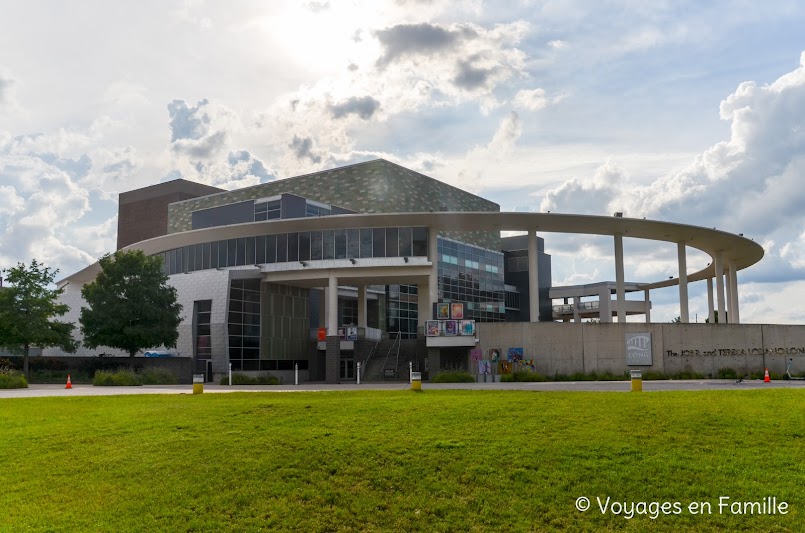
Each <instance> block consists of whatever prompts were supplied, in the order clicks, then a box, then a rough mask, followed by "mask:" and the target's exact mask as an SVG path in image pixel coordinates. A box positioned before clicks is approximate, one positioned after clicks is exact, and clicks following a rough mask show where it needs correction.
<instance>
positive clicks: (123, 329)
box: [79, 250, 182, 364]
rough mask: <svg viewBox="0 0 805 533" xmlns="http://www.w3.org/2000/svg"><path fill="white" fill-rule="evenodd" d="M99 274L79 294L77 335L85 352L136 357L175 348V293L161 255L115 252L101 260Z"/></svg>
mask: <svg viewBox="0 0 805 533" xmlns="http://www.w3.org/2000/svg"><path fill="white" fill-rule="evenodd" d="M99 263H100V265H101V269H102V270H101V272H100V273H99V274H98V277H97V278H96V279H95V281H93V282H92V283H89V284H87V285H85V286H84V287H83V288H82V289H81V295H82V296H83V297H84V300H86V302H87V305H88V307H82V308H81V316H80V318H79V321H80V322H81V331H82V333H83V334H84V345H86V346H88V347H89V348H97V347H98V346H109V347H111V348H118V349H120V350H123V351H126V352H128V353H129V355H130V356H131V358H132V359H131V362H132V364H133V363H134V355H135V354H136V353H137V352H138V351H140V350H142V349H145V348H151V347H153V346H160V345H164V346H168V347H174V346H176V340H177V339H178V338H179V333H178V331H177V328H178V327H179V322H180V321H181V319H180V318H179V313H181V311H182V306H181V305H180V304H178V303H177V302H176V289H175V288H173V287H171V286H170V285H168V284H167V282H168V276H166V275H165V273H164V272H163V271H162V259H161V258H160V257H159V256H146V255H145V254H144V253H143V252H142V251H140V250H135V251H127V252H123V251H117V252H115V253H114V254H106V255H105V256H103V257H101V258H100V260H99Z"/></svg>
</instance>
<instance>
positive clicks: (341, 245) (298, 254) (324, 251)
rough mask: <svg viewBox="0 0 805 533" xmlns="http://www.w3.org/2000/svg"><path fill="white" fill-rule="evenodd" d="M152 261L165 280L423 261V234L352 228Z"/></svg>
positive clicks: (197, 247) (218, 245) (187, 251)
mask: <svg viewBox="0 0 805 533" xmlns="http://www.w3.org/2000/svg"><path fill="white" fill-rule="evenodd" d="M269 203H270V202H269ZM157 255H160V256H161V257H162V260H163V266H164V271H165V274H167V275H172V274H179V273H182V272H194V271H196V270H206V269H210V268H225V267H233V266H243V265H260V264H264V263H284V262H289V261H290V262H294V261H308V260H310V261H318V260H322V259H352V258H355V259H359V258H368V257H411V256H427V255H428V230H427V228H410V227H408V228H362V229H361V228H357V229H342V230H323V231H307V232H300V233H297V232H294V233H280V234H272V235H260V236H258V237H246V238H240V239H227V240H225V241H215V242H206V243H202V244H192V245H190V246H184V247H182V248H176V249H174V250H168V251H167V252H162V253H160V254H157Z"/></svg>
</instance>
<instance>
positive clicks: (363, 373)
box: [361, 335, 383, 379]
mask: <svg viewBox="0 0 805 533" xmlns="http://www.w3.org/2000/svg"><path fill="white" fill-rule="evenodd" d="M382 340H383V335H380V336H379V337H378V338H377V342H375V345H374V346H372V349H371V350H369V355H367V356H366V359H365V360H364V362H363V364H361V379H363V377H364V376H365V375H366V367H367V366H368V365H369V359H371V358H372V354H373V353H375V350H377V347H378V346H380V343H381V341H382Z"/></svg>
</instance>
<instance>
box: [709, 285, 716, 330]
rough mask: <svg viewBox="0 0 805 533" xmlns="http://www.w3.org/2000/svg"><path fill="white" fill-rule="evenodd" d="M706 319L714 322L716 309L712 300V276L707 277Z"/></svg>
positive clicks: (711, 322)
mask: <svg viewBox="0 0 805 533" xmlns="http://www.w3.org/2000/svg"><path fill="white" fill-rule="evenodd" d="M707 321H708V322H709V323H710V324H714V323H715V321H716V310H715V304H714V302H713V278H707Z"/></svg>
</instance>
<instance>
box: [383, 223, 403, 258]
mask: <svg viewBox="0 0 805 533" xmlns="http://www.w3.org/2000/svg"><path fill="white" fill-rule="evenodd" d="M398 239H399V231H397V228H386V257H399V256H400V244H399V242H398Z"/></svg>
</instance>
